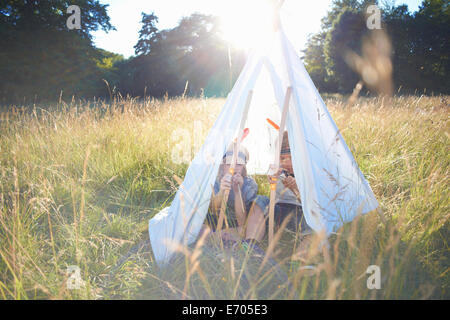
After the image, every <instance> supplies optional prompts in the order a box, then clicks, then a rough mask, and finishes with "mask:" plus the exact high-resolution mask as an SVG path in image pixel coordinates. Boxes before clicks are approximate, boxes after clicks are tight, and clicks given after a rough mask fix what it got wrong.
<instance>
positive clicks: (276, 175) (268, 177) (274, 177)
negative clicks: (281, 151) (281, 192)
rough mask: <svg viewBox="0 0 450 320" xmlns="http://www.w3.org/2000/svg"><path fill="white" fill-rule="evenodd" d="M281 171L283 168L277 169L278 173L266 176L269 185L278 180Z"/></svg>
mask: <svg viewBox="0 0 450 320" xmlns="http://www.w3.org/2000/svg"><path fill="white" fill-rule="evenodd" d="M282 171H283V168H279V169H278V171H277V172H276V173H275V174H273V175H270V174H269V175H267V179H268V180H269V183H275V182H276V181H277V180H278V179H280V174H281V172H282Z"/></svg>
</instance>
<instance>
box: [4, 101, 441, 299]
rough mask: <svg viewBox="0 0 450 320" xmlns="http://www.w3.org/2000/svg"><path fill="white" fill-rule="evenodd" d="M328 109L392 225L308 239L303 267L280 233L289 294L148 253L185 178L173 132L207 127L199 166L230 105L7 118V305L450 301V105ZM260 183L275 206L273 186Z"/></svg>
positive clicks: (7, 114) (358, 224)
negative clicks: (376, 285)
mask: <svg viewBox="0 0 450 320" xmlns="http://www.w3.org/2000/svg"><path fill="white" fill-rule="evenodd" d="M324 100H325V102H326V104H327V107H328V109H329V111H330V113H331V115H332V116H333V118H334V120H335V122H336V124H337V126H338V127H339V128H340V130H341V132H342V135H343V136H344V139H345V140H346V142H347V144H348V146H349V147H350V149H351V151H352V152H353V155H354V156H355V159H356V161H357V162H358V164H359V166H360V168H361V171H362V172H363V173H364V175H365V177H366V178H367V180H368V181H369V183H370V185H371V187H372V190H373V191H374V193H375V195H376V197H377V199H378V201H379V203H380V205H381V208H382V211H383V215H384V217H385V221H383V220H382V219H381V218H380V216H379V215H377V214H376V213H369V214H367V215H364V216H361V217H359V218H357V219H355V220H354V221H353V222H352V223H349V224H346V225H345V226H344V227H342V228H341V229H340V230H338V231H337V232H336V234H333V235H331V236H330V239H329V243H330V245H329V246H328V247H322V248H321V249H320V250H318V249H317V248H318V246H317V245H314V244H315V243H316V242H317V241H316V240H317V239H313V245H312V246H311V249H310V250H309V252H307V253H305V255H304V256H303V260H298V259H297V260H296V259H295V257H294V256H295V252H296V247H297V245H298V239H297V236H296V235H292V234H288V233H283V234H281V233H279V234H278V235H279V237H278V238H277V244H276V246H275V247H274V248H270V250H271V251H272V256H273V257H274V259H275V260H276V261H278V262H279V265H278V266H276V268H282V270H283V271H284V272H285V273H286V274H287V276H288V280H289V281H281V282H280V280H279V279H278V278H276V272H274V270H275V269H276V268H275V269H274V268H271V267H270V266H268V265H267V264H266V266H265V267H261V266H252V263H251V259H249V257H248V256H246V255H243V256H242V257H239V256H233V257H230V258H228V259H227V258H223V257H224V255H220V254H217V252H215V253H214V252H212V253H211V252H209V253H210V254H208V251H207V250H202V245H203V244H204V243H202V241H199V243H198V245H197V246H193V247H192V248H184V249H183V250H182V252H181V253H180V255H179V257H178V260H177V263H174V264H173V265H172V266H171V269H170V271H169V270H160V269H158V267H157V265H156V264H155V262H154V260H153V256H152V253H151V248H150V247H149V245H148V232H147V226H148V220H149V219H150V218H151V217H152V216H153V215H155V214H156V213H157V212H159V211H160V210H161V209H162V208H164V207H165V206H168V205H169V204H170V201H171V199H172V198H173V196H174V194H175V192H176V190H177V187H178V181H177V180H178V179H177V177H179V178H181V179H182V178H183V177H184V174H185V172H186V169H187V167H188V163H183V164H176V163H174V162H173V161H172V150H173V149H174V148H175V147H176V145H177V143H178V142H179V141H178V140H177V139H178V138H176V135H175V136H174V132H176V130H180V129H184V130H187V131H185V132H190V133H192V136H193V135H194V131H195V126H196V124H198V123H199V122H200V123H201V127H202V128H203V129H204V130H202V133H201V135H200V136H199V137H196V139H197V140H195V139H192V150H191V155H192V156H193V155H194V154H195V151H196V150H197V148H198V147H199V145H198V143H197V144H196V143H195V141H200V142H201V141H203V139H204V138H205V137H206V134H207V133H208V129H209V128H210V127H211V126H212V124H213V122H214V120H215V119H216V117H217V115H218V113H219V112H220V109H221V108H222V106H223V104H224V102H225V100H224V99H219V98H217V99H216V98H211V99H206V98H184V97H179V98H171V99H168V98H166V99H160V100H159V99H153V98H145V99H130V98H128V99H122V98H114V99H113V100H112V102H111V103H108V102H104V101H74V100H73V101H71V102H64V101H62V100H61V101H59V102H58V103H55V104H53V105H42V106H27V107H19V106H16V107H9V108H7V109H6V108H4V109H2V110H1V111H0V298H1V299H173V298H191V299H204V298H209V299H224V298H226V299H231V298H238V299H254V298H272V299H431V298H436V299H449V298H450V293H449V285H450V272H449V266H450V254H449V248H448V239H449V238H450V232H449V214H450V202H449V199H450V192H449V186H450V183H449V173H450V172H449V170H450V166H449V165H450V157H449V146H450V143H449V139H450V127H449V110H450V97H448V96H434V97H427V96H398V97H395V98H393V99H386V98H377V97H371V98H368V97H360V98H359V99H358V100H357V101H356V102H355V103H353V104H352V105H349V104H347V99H346V98H344V97H342V96H338V95H329V96H327V95H325V96H324ZM196 133H198V130H197V131H196ZM194 140H195V141H194ZM256 180H257V181H258V184H259V187H260V192H262V193H266V194H267V193H268V190H269V186H268V184H267V182H266V181H267V180H266V178H265V177H256ZM263 246H264V248H265V249H267V247H266V243H263ZM130 250H131V251H130ZM224 254H226V253H224ZM220 257H222V258H220ZM304 265H314V266H316V268H315V269H314V270H309V269H305V268H302V266H304ZM370 265H378V266H379V267H380V271H381V288H380V289H372V290H371V289H368V288H367V285H366V282H367V278H368V276H369V275H368V274H366V269H367V267H368V266H370ZM69 266H78V267H79V268H80V269H79V270H80V277H81V279H82V280H83V284H82V285H81V286H80V288H79V289H73V288H70V287H68V285H67V283H68V282H67V281H68V274H67V268H68V267H69ZM260 267H261V268H260ZM277 270H278V269H277ZM255 279H256V280H257V281H255Z"/></svg>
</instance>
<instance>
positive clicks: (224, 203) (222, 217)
mask: <svg viewBox="0 0 450 320" xmlns="http://www.w3.org/2000/svg"><path fill="white" fill-rule="evenodd" d="M252 95H253V90H250V91H249V92H248V96H247V101H246V102H245V108H244V113H243V115H242V118H241V123H240V125H239V131H238V137H237V140H236V143H235V144H234V146H233V148H234V150H233V158H232V159H231V166H230V171H229V173H230V174H231V176H233V174H234V169H235V167H236V161H237V153H238V152H239V147H240V144H241V139H242V136H243V134H244V126H245V122H246V121H247V115H248V110H249V108H250V102H251V101H252ZM229 195H230V190H225V192H224V194H223V197H222V203H221V205H220V214H219V221H218V223H217V228H216V230H218V231H221V230H222V225H223V221H224V220H225V209H226V207H227V202H228V196H229Z"/></svg>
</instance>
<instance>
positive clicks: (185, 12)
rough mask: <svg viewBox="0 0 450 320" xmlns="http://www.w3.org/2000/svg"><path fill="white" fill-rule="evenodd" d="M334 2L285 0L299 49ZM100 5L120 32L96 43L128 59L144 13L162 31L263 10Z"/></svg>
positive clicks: (214, 1)
mask: <svg viewBox="0 0 450 320" xmlns="http://www.w3.org/2000/svg"><path fill="white" fill-rule="evenodd" d="M331 2H332V0H312V1H305V0H285V2H284V5H283V7H282V10H281V20H282V23H283V26H284V31H285V32H286V34H287V36H288V37H289V39H290V40H291V42H292V43H293V45H294V47H295V48H296V49H297V50H302V49H303V48H304V46H305V44H306V40H307V38H308V35H309V34H313V33H316V32H318V31H319V30H320V20H321V19H322V18H323V17H324V16H325V15H326V13H327V11H328V9H329V7H330V5H331ZM100 3H102V4H108V5H109V7H108V8H107V11H108V15H109V17H110V19H111V20H110V22H111V24H112V25H113V26H114V27H115V28H116V29H117V30H116V31H109V32H108V33H106V32H104V31H96V32H94V33H93V35H94V43H95V45H96V46H97V47H99V48H102V49H105V50H108V51H111V52H114V53H119V54H122V55H123V56H124V57H125V58H128V57H130V56H132V55H134V48H133V46H134V45H135V44H136V43H137V41H138V32H139V30H140V29H141V23H140V22H141V12H145V13H151V12H154V13H155V15H156V16H157V17H158V18H159V23H158V24H157V27H158V29H160V30H162V29H169V28H173V27H175V26H177V25H178V23H179V21H180V19H181V18H182V17H185V16H190V15H191V14H192V13H194V12H198V13H204V14H212V15H216V16H219V17H222V18H223V19H224V20H225V21H228V22H231V24H232V23H234V22H235V21H238V16H239V14H240V15H241V16H242V15H247V16H254V15H257V14H259V12H260V10H261V6H260V5H259V3H257V0H100ZM255 3H256V4H257V5H254V4H255ZM421 3H422V1H421V0H397V1H395V4H396V5H399V4H407V5H408V8H409V10H410V11H415V10H417V8H418V7H419V5H420V4H421ZM240 21H242V20H240Z"/></svg>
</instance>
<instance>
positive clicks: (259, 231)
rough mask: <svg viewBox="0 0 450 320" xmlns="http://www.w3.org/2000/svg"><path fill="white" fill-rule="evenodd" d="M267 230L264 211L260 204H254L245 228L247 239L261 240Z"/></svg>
mask: <svg viewBox="0 0 450 320" xmlns="http://www.w3.org/2000/svg"><path fill="white" fill-rule="evenodd" d="M265 231H266V224H265V219H264V212H263V210H262V209H261V208H260V207H259V205H257V204H254V205H253V206H252V208H251V209H250V212H249V214H248V219H247V228H246V230H245V239H254V240H256V241H261V240H262V238H263V237H264V234H265Z"/></svg>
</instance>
